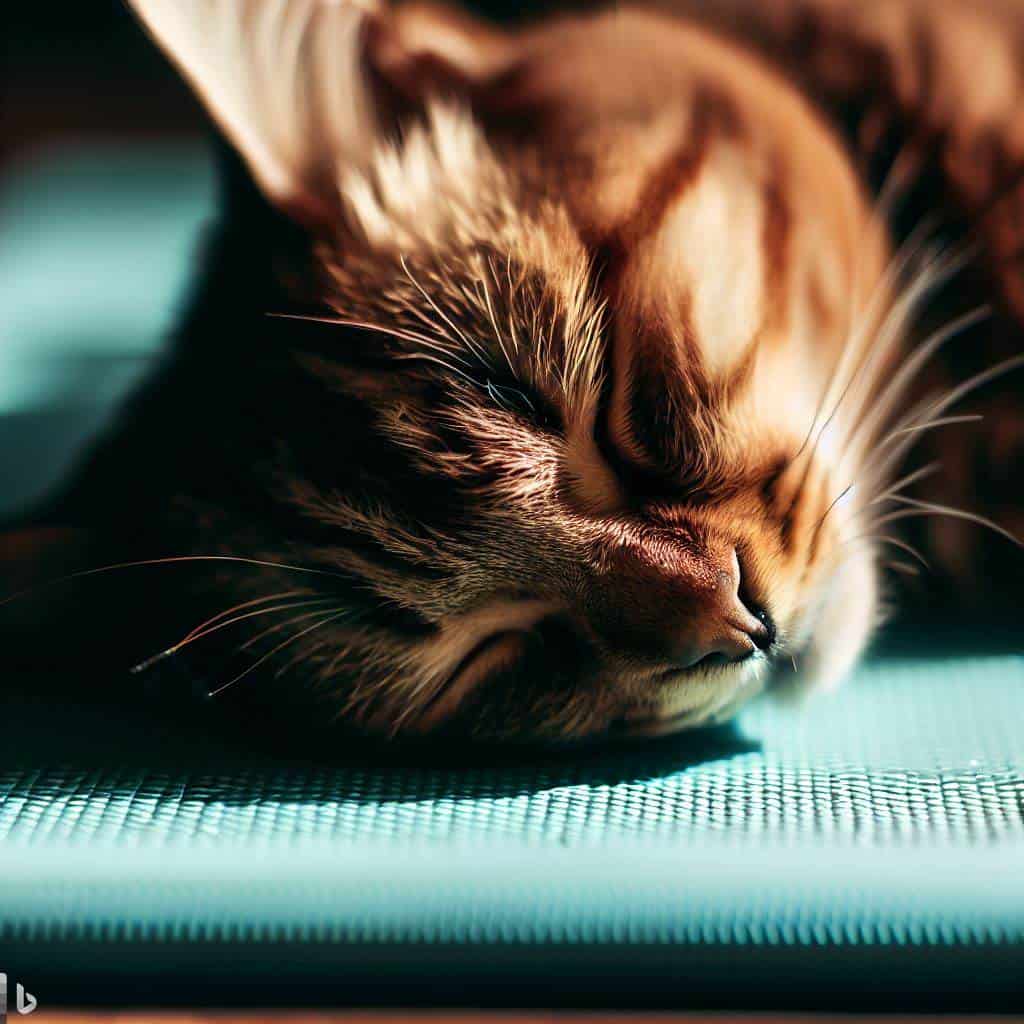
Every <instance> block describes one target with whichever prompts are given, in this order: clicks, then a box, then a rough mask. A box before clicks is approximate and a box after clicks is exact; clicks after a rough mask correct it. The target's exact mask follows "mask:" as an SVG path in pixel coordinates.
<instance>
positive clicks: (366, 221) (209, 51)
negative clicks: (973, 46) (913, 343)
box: [134, 0, 893, 739]
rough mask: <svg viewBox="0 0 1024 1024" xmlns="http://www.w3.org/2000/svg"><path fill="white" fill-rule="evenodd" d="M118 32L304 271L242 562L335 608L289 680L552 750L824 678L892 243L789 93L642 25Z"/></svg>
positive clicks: (178, 20) (346, 11)
mask: <svg viewBox="0 0 1024 1024" xmlns="http://www.w3.org/2000/svg"><path fill="white" fill-rule="evenodd" d="M134 5H135V7H136V8H137V9H138V11H139V13H140V14H141V16H142V18H143V20H144V22H145V23H146V25H147V26H148V27H149V29H150V30H151V32H152V33H153V35H154V36H155V37H156V38H157V40H158V41H159V42H160V43H161V44H162V45H163V46H164V47H165V49H166V50H167V51H168V52H169V54H170V55H171V57H172V58H173V59H174V60H175V61H176V62H177V63H178V64H179V65H180V67H181V68H182V70H183V72H184V73H185V75H186V77H187V78H188V79H189V80H190V81H191V82H192V83H193V84H194V85H195V87H196V89H197V91H198V93H199V95H200V97H201V98H202V99H203V101H204V102H205V104H206V105H207V107H208V108H209V110H210V111H211V113H212V114H213V116H214V118H215V119H216V120H217V122H218V123H219V125H220V127H221V128H222V130H223V132H224V133H225V135H226V136H227V138H228V139H229V140H230V141H231V142H232V143H233V145H234V146H235V147H236V148H237V150H238V152H239V153H240V154H241V156H242V158H243V160H244V161H245V163H246V165H247V167H248V169H249V172H250V174H251V176H252V178H253V180H254V181H255V183H256V184H257V186H258V187H259V189H260V190H261V191H262V193H263V194H264V196H265V197H266V198H267V199H268V200H269V202H270V203H271V204H272V205H273V206H274V207H276V208H277V209H278V210H280V211H281V212H282V213H283V214H284V216H285V217H287V218H288V219H289V220H290V221H291V222H292V223H293V224H295V225H297V226H298V228H299V230H300V233H301V235H302V237H303V239H304V258H303V260H302V261H301V268H302V269H301V272H297V271H296V272H292V273H291V274H290V276H289V275H288V274H285V275H283V277H282V281H283V282H284V283H283V284H282V288H283V292H284V294H286V295H288V296H290V299H289V301H287V302H285V303H284V304H283V305H281V306H279V307H278V308H274V309H267V310H265V312H267V313H268V314H278V315H277V316H276V317H274V318H273V319H272V320H269V321H268V332H269V336H270V337H271V338H272V339H273V340H272V344H274V345H277V346H280V349H281V350H282V351H285V352H287V353H288V355H289V358H290V359H291V360H292V362H293V363H294V365H295V367H297V368H298V372H300V373H301V374H303V375H304V376H305V378H306V379H307V382H308V383H309V386H310V387H312V388H315V389H319V392H320V393H322V396H323V397H322V402H321V404H320V405H319V406H318V408H319V409H321V410H322V411H321V413H320V419H319V421H318V425H317V427H316V429H313V428H310V427H309V425H308V424H309V421H308V417H300V416H296V418H295V423H296V424H297V425H296V427H295V434H294V436H284V437H281V438H280V439H279V440H280V442H281V444H280V450H281V455H280V461H279V462H278V463H277V465H276V467H275V470H274V472H273V474H272V476H273V484H272V485H271V487H270V490H271V492H272V499H273V501H274V502H275V503H277V505H278V506H279V507H281V508H282V509H286V510H287V511H288V513H289V514H290V515H292V516H293V517H294V519H293V520H289V521H293V522H295V523H297V524H300V525H297V526H295V527H294V529H292V528H289V532H287V533H285V534H282V535H277V534H275V533H274V531H273V530H270V529H269V528H268V529H267V530H266V531H264V536H265V537H266V538H267V540H266V543H265V544H264V545H263V547H261V548H259V549H254V548H242V547H238V548H236V549H235V550H236V553H238V554H240V555H248V556H256V557H259V558H263V559H266V560H268V561H270V560H273V559H274V558H278V559H280V560H282V561H287V562H289V563H295V562H296V561H297V560H298V561H299V563H300V564H301V565H304V566H307V567H316V568H317V569H318V570H323V571H325V572H327V573H330V574H331V575H324V576H323V577H317V578H316V579H315V580H314V583H315V584H316V586H315V587H311V588H310V589H309V591H308V592H306V593H304V594H303V595H302V596H304V597H308V598H309V600H313V601H321V602H323V603H322V604H321V605H319V606H318V607H320V608H321V609H322V614H320V615H319V616H318V617H317V616H313V617H311V618H307V619H305V620H304V623H303V626H302V629H301V630H299V629H298V628H296V629H295V633H294V635H293V636H292V637H291V640H290V641H289V645H287V646H286V647H285V649H284V650H283V652H282V653H281V655H280V657H282V658H283V657H287V660H288V666H289V672H290V676H288V677H286V678H289V679H295V678H296V677H297V675H299V674H301V673H303V672H304V673H305V675H306V676H307V678H308V679H309V680H311V681H312V682H313V683H314V684H315V685H316V687H317V688H318V689H319V691H320V692H321V693H322V694H325V695H326V696H327V697H328V699H330V701H331V702H332V704H333V706H334V707H335V709H336V710H337V711H338V713H339V714H341V715H344V716H345V717H347V718H350V719H354V720H356V721H358V722H360V723H362V724H363V725H364V726H365V727H367V728H369V729H373V730H377V731H383V732H388V733H404V732H425V731H430V730H436V729H447V728H451V729H458V730H463V731H468V732H471V733H474V734H477V735H481V736H513V735H514V736H531V737H546V738H559V739H562V738H572V737H580V736H587V735H594V734H600V733H604V732H607V731H608V730H610V729H624V730H626V731H633V732H657V731H665V730H669V729H673V728H678V727H681V726H683V725H687V724H696V723H701V722H706V721H712V720H717V719H720V718H723V717H726V716H728V714H730V713H731V711H732V710H733V709H734V708H735V707H737V706H738V705H739V704H741V703H742V702H743V701H744V700H745V699H747V698H748V697H749V696H751V695H752V694H754V693H756V692H757V691H758V690H759V689H760V688H762V687H763V686H764V685H765V684H766V683H767V682H768V681H769V680H770V679H771V678H772V676H773V674H774V673H776V672H778V671H782V672H784V673H785V674H788V675H790V676H791V675H792V673H793V670H794V665H795V666H796V667H797V668H798V669H799V671H800V673H801V676H802V677H803V678H805V679H806V680H807V681H809V682H810V683H811V684H813V685H831V684H833V683H834V682H836V681H838V680H839V679H840V678H841V677H842V676H843V675H844V674H845V673H846V672H847V670H848V669H849V667H850V665H851V663H852V662H853V660H854V659H855V658H856V656H857V654H858V653H859V652H860V650H861V648H862V647H863V644H864V642H865V640H866V638H867V637H868V635H869V633H870V631H871V628H872V626H873V623H874V621H875V618H876V615H877V611H876V605H877V589H878V588H877V581H876V567H875V551H874V546H873V544H872V542H871V541H870V539H869V538H868V537H867V536H866V535H867V534H868V533H869V530H868V529H867V527H866V509H868V508H869V506H870V503H871V501H872V498H873V496H874V495H875V494H877V493H878V492H879V491H880V489H881V488H882V487H883V485H884V479H885V475H886V472H887V469H888V467H887V466H886V465H885V460H884V459H881V460H879V459H877V458H875V459H874V460H872V459H870V458H869V455H870V454H871V447H872V444H873V442H874V441H875V440H876V439H877V435H878V427H879V425H880V423H881V422H882V417H881V414H880V413H879V411H878V408H877V407H878V406H879V405H883V406H884V405H885V403H886V402H887V401H890V400H891V396H888V397H887V395H886V394H880V392H879V389H880V386H881V385H880V381H881V380H882V378H883V373H884V371H885V370H886V369H887V367H888V366H889V357H888V351H889V349H890V347H891V346H890V342H891V340H892V339H891V338H890V339H889V341H887V342H886V341H884V339H883V341H881V342H880V341H879V335H880V333H881V334H884V333H885V331H884V330H881V331H880V329H879V328H880V325H882V323H883V319H884V318H883V317H882V316H881V313H882V312H884V311H885V310H884V308H883V307H885V306H886V299H887V296H886V295H885V291H886V289H885V282H884V280H883V274H882V268H883V264H884V259H885V243H884V240H883V238H882V234H881V231H880V230H879V229H878V226H877V224H876V223H875V222H874V221H873V220H872V218H871V216H870V212H869V209H868V204H867V203H866V201H865V199H864V197H863V196H862V194H861V192H860V190H859V187H858V185H857V182H856V179H855V177H854V175H853V173H852V171H851V169H850V168H849V167H848V166H847V162H846V159H845V157H844V155H843V153H842V151H841V149H840V148H839V146H838V144H837V143H836V142H835V141H834V140H833V139H832V137H831V135H830V133H829V131H828V130H827V128H826V127H825V126H824V125H823V124H822V123H821V122H819V121H818V119H817V118H816V116H815V115H814V113H813V112H812V111H811V110H810V108H809V107H807V106H805V104H804V103H803V102H802V101H801V100H800V99H799V98H798V97H797V96H796V94H795V93H793V92H791V91H790V89H789V87H788V86H786V85H785V84H784V83H783V82H782V81H781V80H780V79H777V78H776V77H775V76H773V74H771V73H770V72H769V71H767V70H766V69H764V68H762V67H761V66H760V65H759V64H757V63H755V62H754V61H753V60H751V59H748V58H747V57H745V56H743V55H742V54H740V53H738V52H736V51H734V50H733V49H731V48H730V47H729V46H727V45H725V44H724V43H721V42H718V41H716V40H715V39H713V38H711V37H707V36H704V35H703V34H702V33H701V32H700V31H699V30H697V29H694V28H692V27H689V26H687V25H685V24H683V23H680V22H676V21H673V20H671V19H666V18H664V17H662V16H660V15H654V14H647V13H641V12H629V11H622V12H616V13H609V14H603V15H596V16H592V17H587V18H568V19H561V20H553V21H550V22H547V23H545V24H541V25H539V26H536V27H533V28H528V29H523V30H519V31H516V32H499V31H497V30H495V29H492V28H490V27H486V26H483V25H480V24H477V23H475V22H471V21H469V20H468V19H467V18H466V17H464V16H463V15H461V14H458V13H456V12H452V11H447V10H441V9H436V8H427V7H421V6H412V7H403V8H399V9H397V10H384V9H378V8H375V7H365V6H361V5H357V4H355V3H350V2H332V3H328V2H322V3H321V2H315V0H290V2H288V3H278V2H272V0H184V2H178V3H174V4H171V3H165V2H161V0H134ZM254 301H256V302H259V301H260V299H259V296H256V297H254ZM885 323H886V324H888V325H889V327H890V328H891V324H890V323H889V321H887V320H886V321H885ZM889 333H890V334H891V333H893V332H892V331H891V330H889ZM208 343H209V344H216V339H214V338H211V339H208ZM869 407H870V409H871V412H870V414H867V410H868V409H869ZM300 422H302V423H304V424H306V425H305V426H303V427H301V428H300V427H299V426H298V424H299V423H300ZM314 434H315V435H316V436H313V435H314ZM332 439H337V444H336V446H335V448H334V450H335V451H336V457H335V458H334V459H333V460H332V459H331V458H330V457H325V456H324V451H325V450H326V451H327V452H328V454H329V453H330V451H331V450H332V448H331V446H332V444H333V441H332ZM313 447H316V448H317V450H318V452H319V455H318V457H317V459H315V460H309V459H305V458H303V452H304V451H305V450H306V449H310V448H313ZM311 462H315V464H316V466H317V469H316V471H315V472H314V471H309V470H308V469H307V468H305V467H308V466H309V465H310V464H311ZM869 463H871V464H870V465H869ZM854 485H856V487H857V488H858V489H857V490H854ZM271 577H273V570H270V569H268V571H267V580H268V587H269V580H270V579H271ZM310 579H312V577H310ZM281 580H282V581H283V582H286V583H288V584H289V585H292V584H295V579H294V577H290V576H288V575H287V574H283V575H282V576H281ZM307 582H308V580H306V579H303V580H300V581H299V584H301V585H303V586H305V584H306V583H307ZM271 589H272V588H271ZM269 592H270V591H269V590H268V593H269ZM225 603H229V602H225ZM314 607H317V606H314ZM282 635H283V634H277V636H276V637H274V638H273V639H274V640H275V642H276V641H277V640H279V639H280V638H281V636H282ZM267 653H268V655H269V654H271V653H273V652H272V651H271V650H269V649H268V652H267ZM274 657H278V655H276V654H274ZM295 685H299V682H298V681H297V679H296V683H295Z"/></svg>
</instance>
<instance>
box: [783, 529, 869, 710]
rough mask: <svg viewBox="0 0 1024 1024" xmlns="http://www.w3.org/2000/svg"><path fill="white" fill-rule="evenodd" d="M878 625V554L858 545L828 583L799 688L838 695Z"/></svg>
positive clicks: (861, 544) (807, 650)
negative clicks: (876, 564)
mask: <svg viewBox="0 0 1024 1024" xmlns="http://www.w3.org/2000/svg"><path fill="white" fill-rule="evenodd" d="M854 543H857V542H854ZM851 546H852V545H851ZM877 620H878V573H877V569H876V566H875V557H874V551H873V550H872V548H871V546H870V545H868V544H864V543H858V544H857V548H856V549H854V550H852V551H851V552H850V553H849V554H848V555H847V556H846V557H845V560H844V562H843V565H842V566H841V568H840V569H839V571H838V572H836V573H835V575H834V576H833V577H832V579H831V580H830V582H829V583H828V585H827V590H826V592H825V594H824V597H823V599H822V601H821V603H820V605H819V606H818V609H817V614H816V616H815V621H814V626H813V632H812V634H811V639H810V643H809V645H808V647H807V649H806V651H805V653H804V654H803V655H802V657H801V658H800V689H801V690H803V691H804V692H810V691H818V692H821V691H830V690H835V689H836V688H837V687H838V686H839V685H840V684H841V683H842V682H843V681H844V680H845V679H846V677H847V676H848V675H849V674H850V672H851V671H852V669H853V668H854V666H855V665H856V663H857V661H858V660H859V658H860V656H861V654H862V653H863V652H864V648H865V647H866V646H867V644H868V641H869V640H870V639H871V636H872V634H873V632H874V629H875V625H876V623H877Z"/></svg>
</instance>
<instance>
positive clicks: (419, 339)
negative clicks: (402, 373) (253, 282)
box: [267, 313, 470, 367]
mask: <svg viewBox="0 0 1024 1024" xmlns="http://www.w3.org/2000/svg"><path fill="white" fill-rule="evenodd" d="M267 316H269V317H273V318H274V319H276V320H302V321H306V322H308V323H317V324H329V325H331V326H334V327H351V328H353V329H355V330H362V331H374V332H376V333H377V334H386V335H389V336H390V337H392V338H397V339H398V340H399V341H409V342H412V343H413V344H416V345H425V346H427V347H429V348H431V349H433V350H434V351H436V352H441V353H443V354H444V355H446V356H450V357H451V358H452V359H454V360H456V362H459V363H461V364H462V365H463V366H467V367H468V366H469V365H470V364H469V362H468V360H466V359H463V358H462V356H460V355H459V353H458V352H456V351H454V350H453V349H452V347H451V346H450V345H443V344H441V343H440V342H438V341H437V340H436V339H434V338H430V337H428V336H427V335H426V334H421V333H419V332H418V331H411V330H409V329H408V328H406V327H388V326H385V325H384V324H378V323H374V322H373V321H371V320H351V319H348V318H347V317H334V316H306V315H303V314H299V313H268V314H267Z"/></svg>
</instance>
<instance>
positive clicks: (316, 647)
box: [274, 637, 330, 679]
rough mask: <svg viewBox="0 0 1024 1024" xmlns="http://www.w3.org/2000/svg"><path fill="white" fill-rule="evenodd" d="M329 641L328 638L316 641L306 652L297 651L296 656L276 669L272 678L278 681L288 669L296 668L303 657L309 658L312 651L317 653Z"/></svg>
mask: <svg viewBox="0 0 1024 1024" xmlns="http://www.w3.org/2000/svg"><path fill="white" fill-rule="evenodd" d="M329 641H330V638H329V637H325V638H324V639H323V640H318V641H317V642H316V643H315V644H313V646H312V647H310V648H309V649H308V650H306V651H299V653H298V654H296V655H293V656H292V657H291V658H289V659H288V660H287V661H286V662H285V663H284V664H283V665H282V666H281V667H280V668H279V669H278V670H277V671H276V672H275V673H274V678H275V679H280V678H281V676H283V675H284V674H285V672H287V671H288V670H289V669H291V668H294V667H295V666H296V665H297V664H298V663H299V662H300V661H302V659H303V658H304V657H308V656H309V655H310V654H312V653H313V652H314V651H318V650H320V648H321V647H324V646H326V645H327V643H328V642H329Z"/></svg>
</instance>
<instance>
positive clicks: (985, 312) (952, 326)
mask: <svg viewBox="0 0 1024 1024" xmlns="http://www.w3.org/2000/svg"><path fill="white" fill-rule="evenodd" d="M991 314H992V310H991V307H989V306H979V307H978V308H977V309H973V310H971V311H970V312H968V313H965V314H964V315H963V316H960V317H957V318H956V319H954V320H952V321H950V322H949V323H948V324H946V325H945V326H944V327H941V328H939V330H937V331H934V332H933V333H932V335H931V336H930V337H929V338H927V339H926V340H925V341H924V342H923V343H922V344H920V345H918V346H917V348H916V349H915V350H914V352H913V353H912V354H911V356H910V358H909V359H907V360H906V361H905V362H904V363H903V365H902V366H901V367H900V368H899V370H897V371H896V373H895V374H894V375H893V377H892V378H891V379H890V380H889V382H888V383H887V384H886V385H885V387H884V388H882V393H881V394H880V395H879V396H878V397H877V399H876V400H875V401H874V404H873V405H872V407H871V410H870V413H865V414H864V415H863V416H862V417H861V418H860V421H859V423H858V424H857V425H856V426H855V427H854V429H853V431H852V432H851V435H850V439H849V443H850V444H857V443H858V441H859V440H860V441H863V442H867V441H868V440H870V437H871V433H872V431H873V430H876V429H877V428H878V426H879V424H880V423H881V422H883V421H884V419H885V417H886V416H888V415H889V411H890V409H891V407H892V403H893V402H894V401H895V400H896V399H897V398H899V396H900V395H901V394H902V393H903V392H904V391H905V390H906V388H907V387H908V386H909V384H910V383H911V381H912V380H913V379H914V378H915V377H916V376H917V374H918V373H919V372H920V371H921V370H922V369H923V367H924V366H925V364H926V363H927V362H928V360H929V359H930V358H931V357H932V356H933V355H934V354H935V353H936V352H937V351H938V350H939V349H940V348H941V347H942V346H943V345H944V344H945V343H946V342H948V341H950V340H951V339H952V338H955V337H956V336H957V335H958V334H960V333H962V332H963V331H966V330H969V329H970V328H971V327H973V326H975V325H976V324H978V323H980V322H981V321H982V320H985V319H986V318H988V317H989V316H991Z"/></svg>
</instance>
